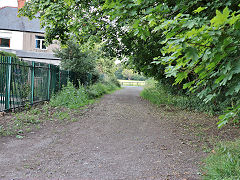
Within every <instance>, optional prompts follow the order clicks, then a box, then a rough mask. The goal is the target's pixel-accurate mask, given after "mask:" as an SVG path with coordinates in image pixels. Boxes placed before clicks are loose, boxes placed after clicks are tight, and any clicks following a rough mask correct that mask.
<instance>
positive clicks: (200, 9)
mask: <svg viewBox="0 0 240 180" xmlns="http://www.w3.org/2000/svg"><path fill="white" fill-rule="evenodd" d="M205 9H207V7H199V8H197V9H196V10H194V11H193V12H194V13H200V12H202V11H203V10H205Z"/></svg>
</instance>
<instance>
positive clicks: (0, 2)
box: [0, 0, 18, 8]
mask: <svg viewBox="0 0 240 180" xmlns="http://www.w3.org/2000/svg"><path fill="white" fill-rule="evenodd" d="M4 6H11V7H17V6H18V3H17V0H0V8H1V7H4Z"/></svg>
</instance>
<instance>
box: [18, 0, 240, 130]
mask: <svg viewBox="0 0 240 180" xmlns="http://www.w3.org/2000/svg"><path fill="white" fill-rule="evenodd" d="M59 7H64V8H63V9H61V12H60V11H56V10H55V9H57V10H59V9H60V8H59ZM37 12H40V18H41V21H42V25H43V26H46V29H47V38H48V39H49V40H50V41H51V40H52V39H59V40H61V41H62V42H65V41H66V39H67V38H68V37H69V35H70V34H74V35H75V36H76V37H77V38H78V40H79V41H81V42H82V41H86V40H87V39H89V38H93V37H94V39H95V40H96V41H99V40H103V41H104V42H105V50H106V51H107V52H108V53H109V54H110V55H111V56H117V57H124V58H128V60H129V61H128V63H129V64H130V65H133V66H134V68H135V69H136V70H137V71H140V72H143V73H144V74H145V75H148V76H154V77H155V78H156V79H158V80H160V81H161V82H163V83H174V85H175V88H178V89H180V88H184V89H185V92H187V91H191V92H194V93H196V94H197V95H198V96H199V97H201V98H202V99H203V100H204V101H205V102H212V103H218V104H220V103H225V104H226V106H231V108H230V109H229V110H227V111H226V113H225V115H223V116H221V117H220V118H221V121H220V123H219V126H222V125H223V124H225V123H227V122H228V120H229V119H231V118H237V117H239V113H240V102H239V99H240V98H239V95H240V94H239V93H240V85H239V76H240V70H239V44H240V42H239V41H240V34H239V32H240V31H239V30H240V15H239V14H240V11H239V1H236V0H216V1H206V0H193V1H192V0H175V1H173V0H161V1H157V2H156V1H154V0H137V1H132V0H125V1H122V0H120V1H113V0H106V1H104V0H99V1H97V0H95V1H88V0H87V1H77V0H61V1H58V2H55V1H47V0H43V1H39V0H32V1H31V3H27V5H26V6H25V7H24V8H23V9H22V10H21V14H22V15H27V16H29V17H30V18H32V17H33V15H34V14H36V13H37Z"/></svg>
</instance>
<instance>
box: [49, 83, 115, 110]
mask: <svg viewBox="0 0 240 180" xmlns="http://www.w3.org/2000/svg"><path fill="white" fill-rule="evenodd" d="M118 88H119V85H118V84H117V83H115V82H112V81H109V82H98V83H95V84H93V85H90V86H87V87H83V86H80V87H79V88H78V89H76V88H75V87H74V85H73V84H72V83H71V82H68V84H67V86H65V87H63V89H62V91H60V92H59V93H58V94H56V95H54V96H53V97H52V98H51V100H50V105H51V106H53V107H67V108H70V109H77V108H79V107H82V106H84V105H87V104H89V103H91V102H93V100H94V99H96V98H99V97H101V96H102V95H104V94H107V93H111V92H113V91H114V90H116V89H118Z"/></svg>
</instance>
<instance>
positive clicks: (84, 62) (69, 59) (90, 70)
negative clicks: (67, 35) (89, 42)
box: [55, 41, 98, 84]
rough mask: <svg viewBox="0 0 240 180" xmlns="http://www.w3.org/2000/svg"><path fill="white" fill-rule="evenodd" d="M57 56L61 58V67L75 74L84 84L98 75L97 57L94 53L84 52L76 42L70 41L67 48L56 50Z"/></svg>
mask: <svg viewBox="0 0 240 180" xmlns="http://www.w3.org/2000/svg"><path fill="white" fill-rule="evenodd" d="M55 54H56V56H57V57H59V58H61V67H62V68H63V69H66V70H70V71H73V72H75V73H76V74H77V76H78V78H79V80H80V81H81V83H82V84H86V82H87V81H88V79H89V78H88V76H89V75H90V74H91V75H92V74H96V73H97V72H96V57H95V55H94V53H93V51H90V50H85V51H84V50H83V49H82V48H81V46H80V45H78V44H77V43H76V42H74V41H68V42H67V44H66V45H65V47H62V48H61V49H57V50H55ZM97 76H98V75H97Z"/></svg>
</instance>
